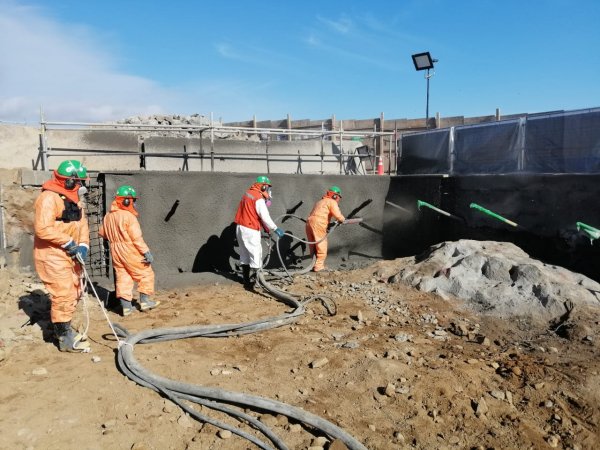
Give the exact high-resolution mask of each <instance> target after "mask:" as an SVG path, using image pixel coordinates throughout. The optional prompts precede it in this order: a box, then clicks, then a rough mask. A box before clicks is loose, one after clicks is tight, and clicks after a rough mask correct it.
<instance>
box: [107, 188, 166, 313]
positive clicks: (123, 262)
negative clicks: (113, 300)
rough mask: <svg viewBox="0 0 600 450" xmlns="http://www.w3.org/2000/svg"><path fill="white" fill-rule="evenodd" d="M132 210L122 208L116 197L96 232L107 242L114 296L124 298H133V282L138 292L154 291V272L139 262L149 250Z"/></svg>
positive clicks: (151, 293) (151, 292) (150, 293)
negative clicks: (114, 281)
mask: <svg viewBox="0 0 600 450" xmlns="http://www.w3.org/2000/svg"><path fill="white" fill-rule="evenodd" d="M136 215H137V213H135V210H133V209H129V208H127V209H123V208H121V205H120V203H119V202H118V201H117V200H113V202H112V204H111V205H110V212H109V213H108V214H107V215H106V216H105V217H104V221H103V224H102V226H101V227H100V230H99V232H98V233H99V234H100V236H102V237H103V238H104V239H106V240H108V241H109V242H110V254H111V256H112V262H113V267H114V269H115V277H116V283H115V284H116V289H117V297H119V298H122V299H124V300H127V301H129V302H130V301H131V300H132V298H133V282H134V281H135V282H137V283H138V291H139V292H140V293H143V294H147V295H153V294H154V271H153V270H152V267H151V266H150V264H147V263H144V262H142V261H143V259H144V253H146V252H149V251H150V249H149V248H148V245H147V244H146V242H145V241H144V238H143V237H142V229H141V227H140V223H139V222H138V220H137V217H136Z"/></svg>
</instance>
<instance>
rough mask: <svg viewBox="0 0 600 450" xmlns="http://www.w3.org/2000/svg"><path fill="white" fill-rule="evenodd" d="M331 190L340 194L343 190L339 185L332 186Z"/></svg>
mask: <svg viewBox="0 0 600 450" xmlns="http://www.w3.org/2000/svg"><path fill="white" fill-rule="evenodd" d="M329 190H330V191H331V192H335V193H336V194H338V195H342V190H341V189H340V188H339V187H337V186H331V187H330V188H329Z"/></svg>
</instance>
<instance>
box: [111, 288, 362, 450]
mask: <svg viewBox="0 0 600 450" xmlns="http://www.w3.org/2000/svg"><path fill="white" fill-rule="evenodd" d="M262 282H263V280H261V283H262ZM266 284H268V283H266ZM273 289H274V291H275V292H278V295H279V294H280V292H283V291H279V290H277V289H276V288H273ZM285 294H287V295H285V297H286V298H285V299H283V301H284V302H286V304H298V306H297V308H296V309H294V310H293V311H292V312H290V313H286V314H282V315H279V316H275V317H271V318H266V319H261V320H257V321H254V322H249V323H241V324H224V325H194V326H187V327H177V328H159V329H155V330H144V331H141V332H139V333H137V334H134V335H130V334H129V333H128V331H127V330H126V329H125V328H123V327H121V326H119V325H118V324H117V325H115V329H116V330H117V333H118V334H119V335H120V336H121V337H122V338H125V343H127V344H128V345H123V346H121V347H120V348H119V353H118V359H117V360H118V364H119V367H120V368H121V370H122V371H123V373H124V374H125V375H127V376H128V377H129V378H131V379H132V380H133V381H135V382H136V383H138V384H141V385H143V386H146V387H148V388H150V389H153V390H155V391H158V392H161V393H162V394H164V395H165V396H166V397H168V398H170V399H179V400H180V401H177V402H176V403H177V404H178V405H180V406H181V404H182V403H181V399H183V400H188V401H192V402H195V403H199V404H206V402H209V403H210V402H223V403H225V404H229V405H234V406H238V407H253V408H259V409H261V410H267V411H271V412H274V413H276V414H283V415H285V416H287V417H289V418H291V419H294V420H296V421H298V422H302V423H304V424H306V425H309V426H311V427H313V428H315V429H318V430H321V431H322V432H324V433H325V434H327V435H328V436H330V437H332V438H334V439H339V440H341V441H342V442H343V443H344V444H345V445H346V446H347V447H348V448H349V449H350V450H365V447H364V446H363V445H362V444H361V443H360V442H359V441H357V440H356V439H355V438H354V437H352V436H351V435H350V434H348V433H346V432H345V431H344V430H343V429H341V428H339V427H338V426H336V425H334V424H332V423H331V422H329V421H327V420H325V419H322V418H321V417H319V416H316V415H314V414H312V413H309V412H307V411H304V410H303V409H301V408H297V407H294V406H291V405H287V404H285V403H282V402H279V401H276V400H271V399H267V398H264V397H259V396H255V395H249V394H243V393H239V392H232V391H226V390H223V389H218V388H212V387H202V386H197V385H192V384H187V383H182V382H179V381H174V380H170V379H168V378H164V377H161V376H159V375H156V374H154V373H152V372H150V371H149V370H148V369H146V368H144V367H143V366H142V365H141V364H140V363H139V361H138V360H137V359H136V358H135V356H134V347H135V344H145V343H153V342H160V341H169V340H173V339H182V338H191V337H200V336H202V337H225V336H239V335H242V334H248V333H251V332H255V331H259V330H265V329H272V328H276V327H280V326H283V325H287V324H290V323H293V322H294V321H295V320H297V318H298V317H299V316H300V315H302V314H303V313H304V306H303V304H301V303H299V302H298V300H297V298H295V296H293V295H292V294H289V293H285ZM288 302H289V303H288ZM211 405H212V404H211ZM206 406H208V407H212V406H214V405H212V406H209V405H206ZM220 408H221V409H220V410H221V411H224V412H227V413H232V414H233V415H234V416H236V417H238V418H241V419H243V420H244V421H246V422H248V423H249V424H250V425H251V426H254V427H255V428H257V427H256V423H255V421H249V420H248V419H247V417H242V416H240V413H239V412H234V411H233V409H232V408H225V407H222V406H221V407H220ZM183 409H184V410H185V411H186V412H188V413H189V414H190V415H192V416H193V417H195V418H197V419H198V420H202V421H208V423H212V424H213V425H215V426H218V427H220V428H223V429H227V430H229V431H231V432H232V433H234V434H236V435H238V436H240V437H243V438H246V439H247V438H248V436H246V435H245V434H244V433H243V432H242V431H241V430H239V429H238V428H236V427H231V426H228V425H227V424H225V423H222V422H220V421H216V420H214V419H209V418H207V417H205V416H204V415H202V414H200V413H198V412H197V411H195V410H193V409H191V408H189V407H187V408H183ZM225 409H227V411H225ZM257 429H258V430H259V431H261V432H262V433H263V434H264V435H265V436H267V437H268V438H269V440H271V442H272V443H273V444H274V445H275V446H276V447H277V448H279V449H284V448H286V447H285V445H284V444H283V443H282V442H280V441H279V439H278V438H277V437H276V436H275V435H274V434H273V433H271V432H265V431H266V430H265V429H264V427H262V426H260V427H258V428H257ZM249 440H250V441H251V442H253V443H255V444H256V445H257V446H259V447H260V448H269V447H268V446H267V444H265V443H264V442H260V443H258V442H257V441H256V439H249Z"/></svg>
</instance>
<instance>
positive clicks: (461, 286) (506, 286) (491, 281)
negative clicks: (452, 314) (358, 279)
mask: <svg viewBox="0 0 600 450" xmlns="http://www.w3.org/2000/svg"><path fill="white" fill-rule="evenodd" d="M401 266H402V268H401V269H400V271H399V272H398V273H396V274H395V275H393V276H391V278H390V281H391V282H393V283H398V282H402V283H405V284H408V285H410V286H413V287H415V288H417V289H419V290H421V291H424V292H433V293H436V294H438V295H440V296H442V297H448V296H454V297H456V298H458V299H460V300H463V301H464V302H466V303H467V304H468V305H469V306H471V307H472V308H473V309H475V310H476V311H478V312H483V313H487V314H493V315H496V316H500V317H511V316H526V317H531V318H537V319H542V320H551V319H556V318H559V317H561V316H563V315H565V314H568V313H569V312H570V311H571V310H572V309H573V307H575V306H577V305H588V306H600V284H598V283H597V282H595V281H593V280H591V279H590V278H588V277H586V276H584V275H581V274H578V273H574V272H571V271H569V270H567V269H564V268H562V267H557V266H553V265H548V264H544V263H542V262H540V261H538V260H535V259H532V258H530V257H529V255H528V254H527V253H525V252H524V251H523V250H521V249H520V248H519V247H517V246H516V245H514V244H511V243H508V242H494V241H472V240H460V241H457V242H443V243H441V244H438V245H435V246H433V247H431V248H430V250H429V251H427V252H425V253H424V254H421V255H418V256H416V257H414V258H404V259H403V260H402V264H401Z"/></svg>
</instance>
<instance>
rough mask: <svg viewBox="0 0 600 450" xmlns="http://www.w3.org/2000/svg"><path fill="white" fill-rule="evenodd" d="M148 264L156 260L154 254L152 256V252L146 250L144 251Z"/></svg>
mask: <svg viewBox="0 0 600 450" xmlns="http://www.w3.org/2000/svg"><path fill="white" fill-rule="evenodd" d="M143 262H145V263H146V264H152V263H153V262H154V256H152V253H150V252H146V253H144V261H143Z"/></svg>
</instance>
